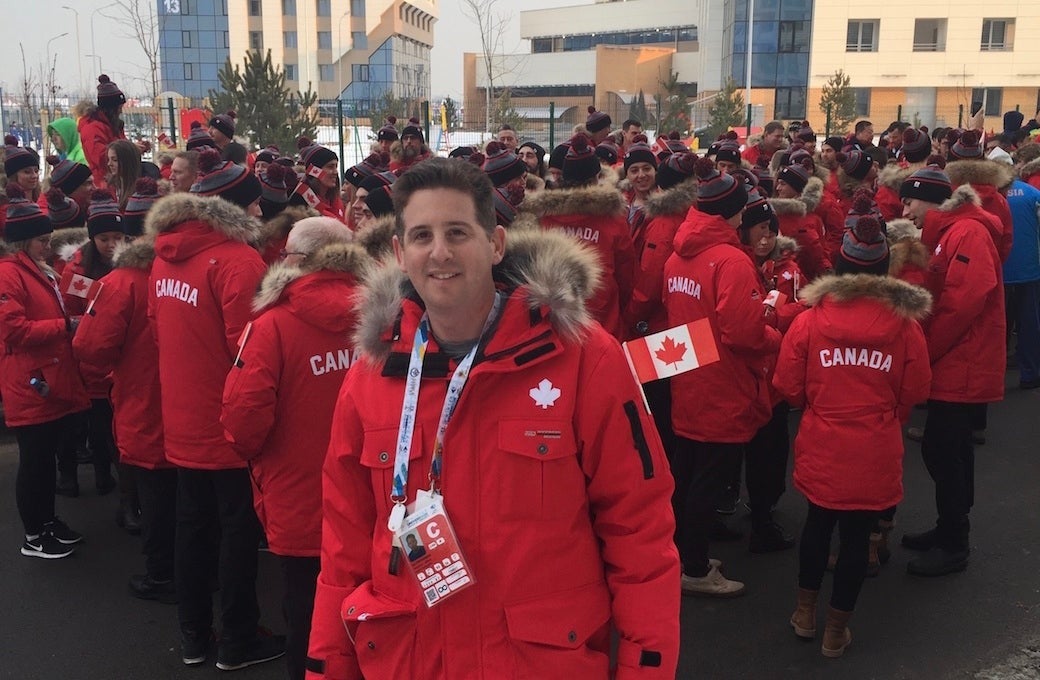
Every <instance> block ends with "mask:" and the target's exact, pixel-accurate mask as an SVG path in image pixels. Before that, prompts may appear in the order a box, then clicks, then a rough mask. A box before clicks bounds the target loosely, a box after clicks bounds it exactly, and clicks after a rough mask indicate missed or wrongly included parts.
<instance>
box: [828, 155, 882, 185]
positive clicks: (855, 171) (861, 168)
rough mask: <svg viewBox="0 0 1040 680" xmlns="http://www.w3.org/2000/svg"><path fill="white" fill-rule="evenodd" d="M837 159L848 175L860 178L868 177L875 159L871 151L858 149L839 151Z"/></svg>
mask: <svg viewBox="0 0 1040 680" xmlns="http://www.w3.org/2000/svg"><path fill="white" fill-rule="evenodd" d="M837 160H838V164H839V165H840V166H841V169H842V170H844V171H845V174H846V175H848V176H849V177H852V178H853V179H858V180H863V179H866V177H867V175H869V174H870V168H871V166H873V164H874V159H873V158H871V156H870V154H869V153H867V152H866V151H860V150H858V149H852V150H850V151H849V152H848V153H839V154H838V158H837Z"/></svg>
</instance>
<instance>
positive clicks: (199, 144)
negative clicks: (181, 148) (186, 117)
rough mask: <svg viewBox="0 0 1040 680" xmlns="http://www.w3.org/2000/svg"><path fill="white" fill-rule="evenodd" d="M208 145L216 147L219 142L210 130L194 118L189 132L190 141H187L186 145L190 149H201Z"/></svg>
mask: <svg viewBox="0 0 1040 680" xmlns="http://www.w3.org/2000/svg"><path fill="white" fill-rule="evenodd" d="M207 146H209V147H214V148H215V147H216V146H217V143H216V142H214V141H213V137H212V136H210V134H209V130H207V129H206V128H204V127H202V123H200V122H199V121H197V120H193V121H192V122H191V131H190V132H189V133H188V141H187V142H185V147H186V148H187V149H188V151H200V150H202V149H203V148H204V147H207Z"/></svg>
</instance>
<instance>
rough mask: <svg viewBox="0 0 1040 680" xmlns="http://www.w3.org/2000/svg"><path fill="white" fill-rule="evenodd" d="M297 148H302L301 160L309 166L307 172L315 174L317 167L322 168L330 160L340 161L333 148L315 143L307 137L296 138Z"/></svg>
mask: <svg viewBox="0 0 1040 680" xmlns="http://www.w3.org/2000/svg"><path fill="white" fill-rule="evenodd" d="M296 148H297V149H299V150H300V162H301V163H303V164H304V165H305V166H307V174H308V175H312V176H313V175H314V174H316V173H315V169H317V170H321V169H322V168H323V167H325V164H326V163H328V162H329V161H338V160H339V156H337V155H336V153H335V152H334V151H333V150H332V149H326V148H325V147H324V146H322V145H321V144H315V143H314V142H312V141H311V140H310V139H309V138H307V137H299V138H298V139H297V140H296Z"/></svg>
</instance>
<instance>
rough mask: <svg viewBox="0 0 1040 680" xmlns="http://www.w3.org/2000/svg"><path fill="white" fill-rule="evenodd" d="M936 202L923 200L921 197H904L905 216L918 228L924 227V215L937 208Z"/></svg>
mask: <svg viewBox="0 0 1040 680" xmlns="http://www.w3.org/2000/svg"><path fill="white" fill-rule="evenodd" d="M936 207H938V206H936V205H935V204H934V203H929V202H928V201H922V200H921V199H919V198H904V199H903V217H904V218H905V219H908V220H910V221H911V222H913V223H914V226H915V227H917V228H918V229H924V216H925V214H926V213H927V212H928V211H929V210H932V209H933V208H936Z"/></svg>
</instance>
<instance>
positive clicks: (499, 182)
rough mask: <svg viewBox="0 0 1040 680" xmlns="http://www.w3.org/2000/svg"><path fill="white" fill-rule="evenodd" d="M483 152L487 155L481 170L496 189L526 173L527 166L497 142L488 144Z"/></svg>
mask: <svg viewBox="0 0 1040 680" xmlns="http://www.w3.org/2000/svg"><path fill="white" fill-rule="evenodd" d="M485 152H486V154H487V155H486V160H485V161H484V165H483V168H482V169H483V170H484V173H485V174H486V175H487V176H488V177H490V178H491V183H492V184H494V185H495V186H496V187H501V186H505V185H506V184H508V183H509V182H511V181H513V180H514V179H516V178H518V177H522V176H523V174H524V173H525V172H527V166H526V165H525V164H524V162H523V161H522V160H520V157H519V156H517V155H516V154H515V153H513V152H512V151H510V150H509V149H507V148H506V147H505V145H503V144H500V143H499V142H495V141H492V142H488V145H487V148H486V149H485Z"/></svg>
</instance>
